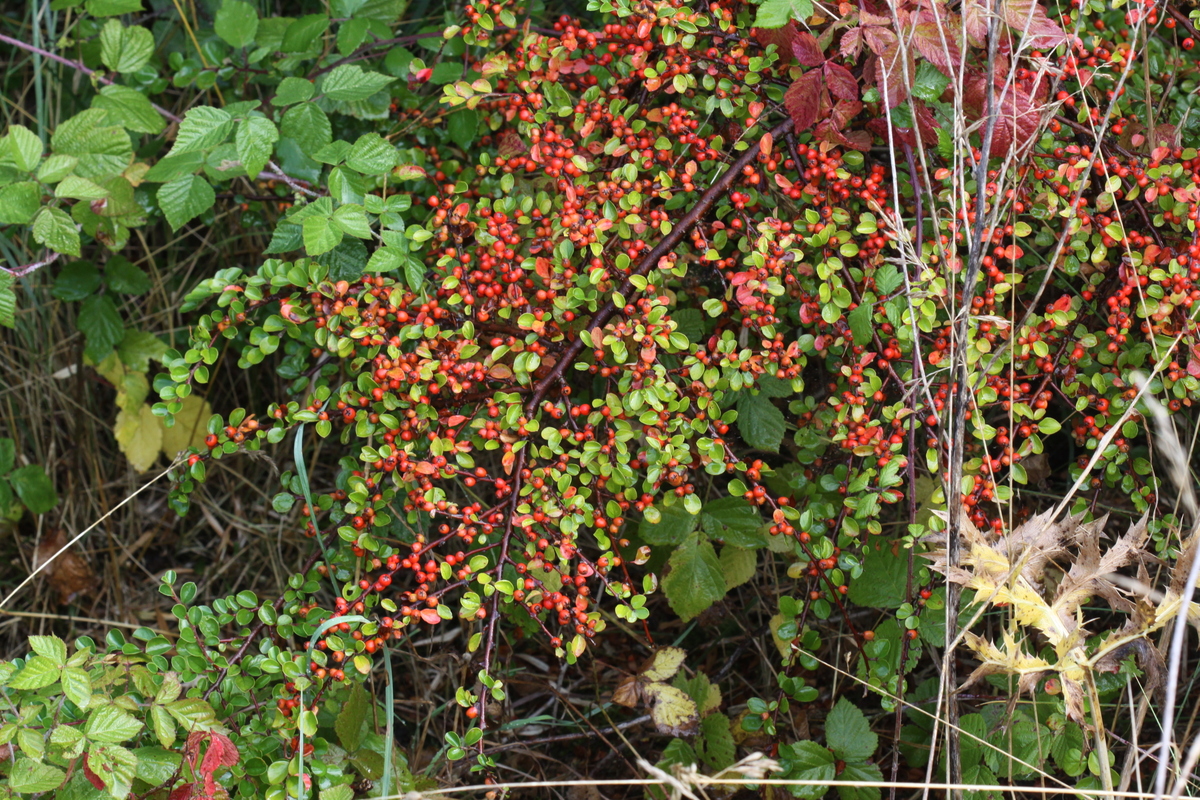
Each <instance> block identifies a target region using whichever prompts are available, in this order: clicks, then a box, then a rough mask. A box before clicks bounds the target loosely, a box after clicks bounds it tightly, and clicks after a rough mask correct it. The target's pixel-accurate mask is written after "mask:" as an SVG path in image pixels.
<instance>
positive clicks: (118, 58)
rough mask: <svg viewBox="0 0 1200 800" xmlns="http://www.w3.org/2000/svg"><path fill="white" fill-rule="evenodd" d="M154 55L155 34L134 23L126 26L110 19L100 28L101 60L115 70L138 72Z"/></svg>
mask: <svg viewBox="0 0 1200 800" xmlns="http://www.w3.org/2000/svg"><path fill="white" fill-rule="evenodd" d="M152 55H154V34H152V33H150V31H148V30H146V29H145V28H143V27H141V26H140V25H134V26H133V27H131V28H126V27H125V26H124V25H122V24H121V21H120V20H115V19H110V20H109V21H108V22H106V23H105V24H104V27H103V28H101V29H100V60H101V61H103V62H104V66H106V67H108V68H109V69H111V70H112V71H113V72H137V71H138V70H139V69H141V68H142V67H144V66H146V64H147V62H149V61H150V56H152Z"/></svg>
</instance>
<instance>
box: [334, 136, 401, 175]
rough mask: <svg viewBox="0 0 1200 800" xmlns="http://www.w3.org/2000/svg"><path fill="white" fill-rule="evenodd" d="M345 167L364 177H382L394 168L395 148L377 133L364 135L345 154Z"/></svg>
mask: <svg viewBox="0 0 1200 800" xmlns="http://www.w3.org/2000/svg"><path fill="white" fill-rule="evenodd" d="M346 166H348V167H350V169H352V170H355V171H356V172H361V173H362V174H364V175H382V174H384V173H386V172H387V171H388V170H390V169H391V168H392V167H394V166H396V148H395V146H394V145H392V143H391V142H389V141H388V140H387V139H384V138H383V137H382V136H380V135H379V134H378V133H364V134H363V135H362V136H360V137H358V139H357V140H356V141H355V142H354V145H353V146H352V147H351V148H350V152H348V153H347V154H346Z"/></svg>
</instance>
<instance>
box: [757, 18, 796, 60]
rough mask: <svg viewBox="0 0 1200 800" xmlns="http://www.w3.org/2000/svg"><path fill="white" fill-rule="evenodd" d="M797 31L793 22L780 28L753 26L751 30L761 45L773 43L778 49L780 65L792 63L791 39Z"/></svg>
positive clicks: (793, 38)
mask: <svg viewBox="0 0 1200 800" xmlns="http://www.w3.org/2000/svg"><path fill="white" fill-rule="evenodd" d="M797 32H798V31H797V30H796V23H795V22H789V23H788V24H787V25H784V26H783V27H782V28H754V29H753V30H752V31H751V33H753V35H754V38H755V39H757V40H758V43H759V44H761V45H762V46H763V47H766V46H767V45H769V44H773V45H775V47H776V48H777V49H778V50H779V63H780V65H787V64H790V63H792V41H793V40H795V38H796V34H797Z"/></svg>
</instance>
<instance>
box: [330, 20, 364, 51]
mask: <svg viewBox="0 0 1200 800" xmlns="http://www.w3.org/2000/svg"><path fill="white" fill-rule="evenodd" d="M339 16H340V15H339ZM370 29H371V21H370V20H367V19H363V18H361V17H359V18H357V19H348V20H346V21H345V22H343V23H342V24H341V25H340V26H339V27H338V35H337V49H338V52H339V53H341V54H342V55H344V56H348V55H350V54H351V53H353V52H354V51H355V50H356V49H358V46H359V45H361V44H362V43H363V42H365V41H366V40H367V33H368V32H369V31H370Z"/></svg>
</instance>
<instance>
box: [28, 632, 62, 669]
mask: <svg viewBox="0 0 1200 800" xmlns="http://www.w3.org/2000/svg"><path fill="white" fill-rule="evenodd" d="M29 649H30V650H32V651H33V652H35V653H37V654H38V655H39V656H45V657H46V658H48V659H50V660H51V661H53V662H54V663H55V664H57V665H58V666H60V667H61V666H62V665H63V664H66V663H67V643H66V642H64V641H63V640H62V639H60V638H58V637H57V636H30V637H29Z"/></svg>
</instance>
